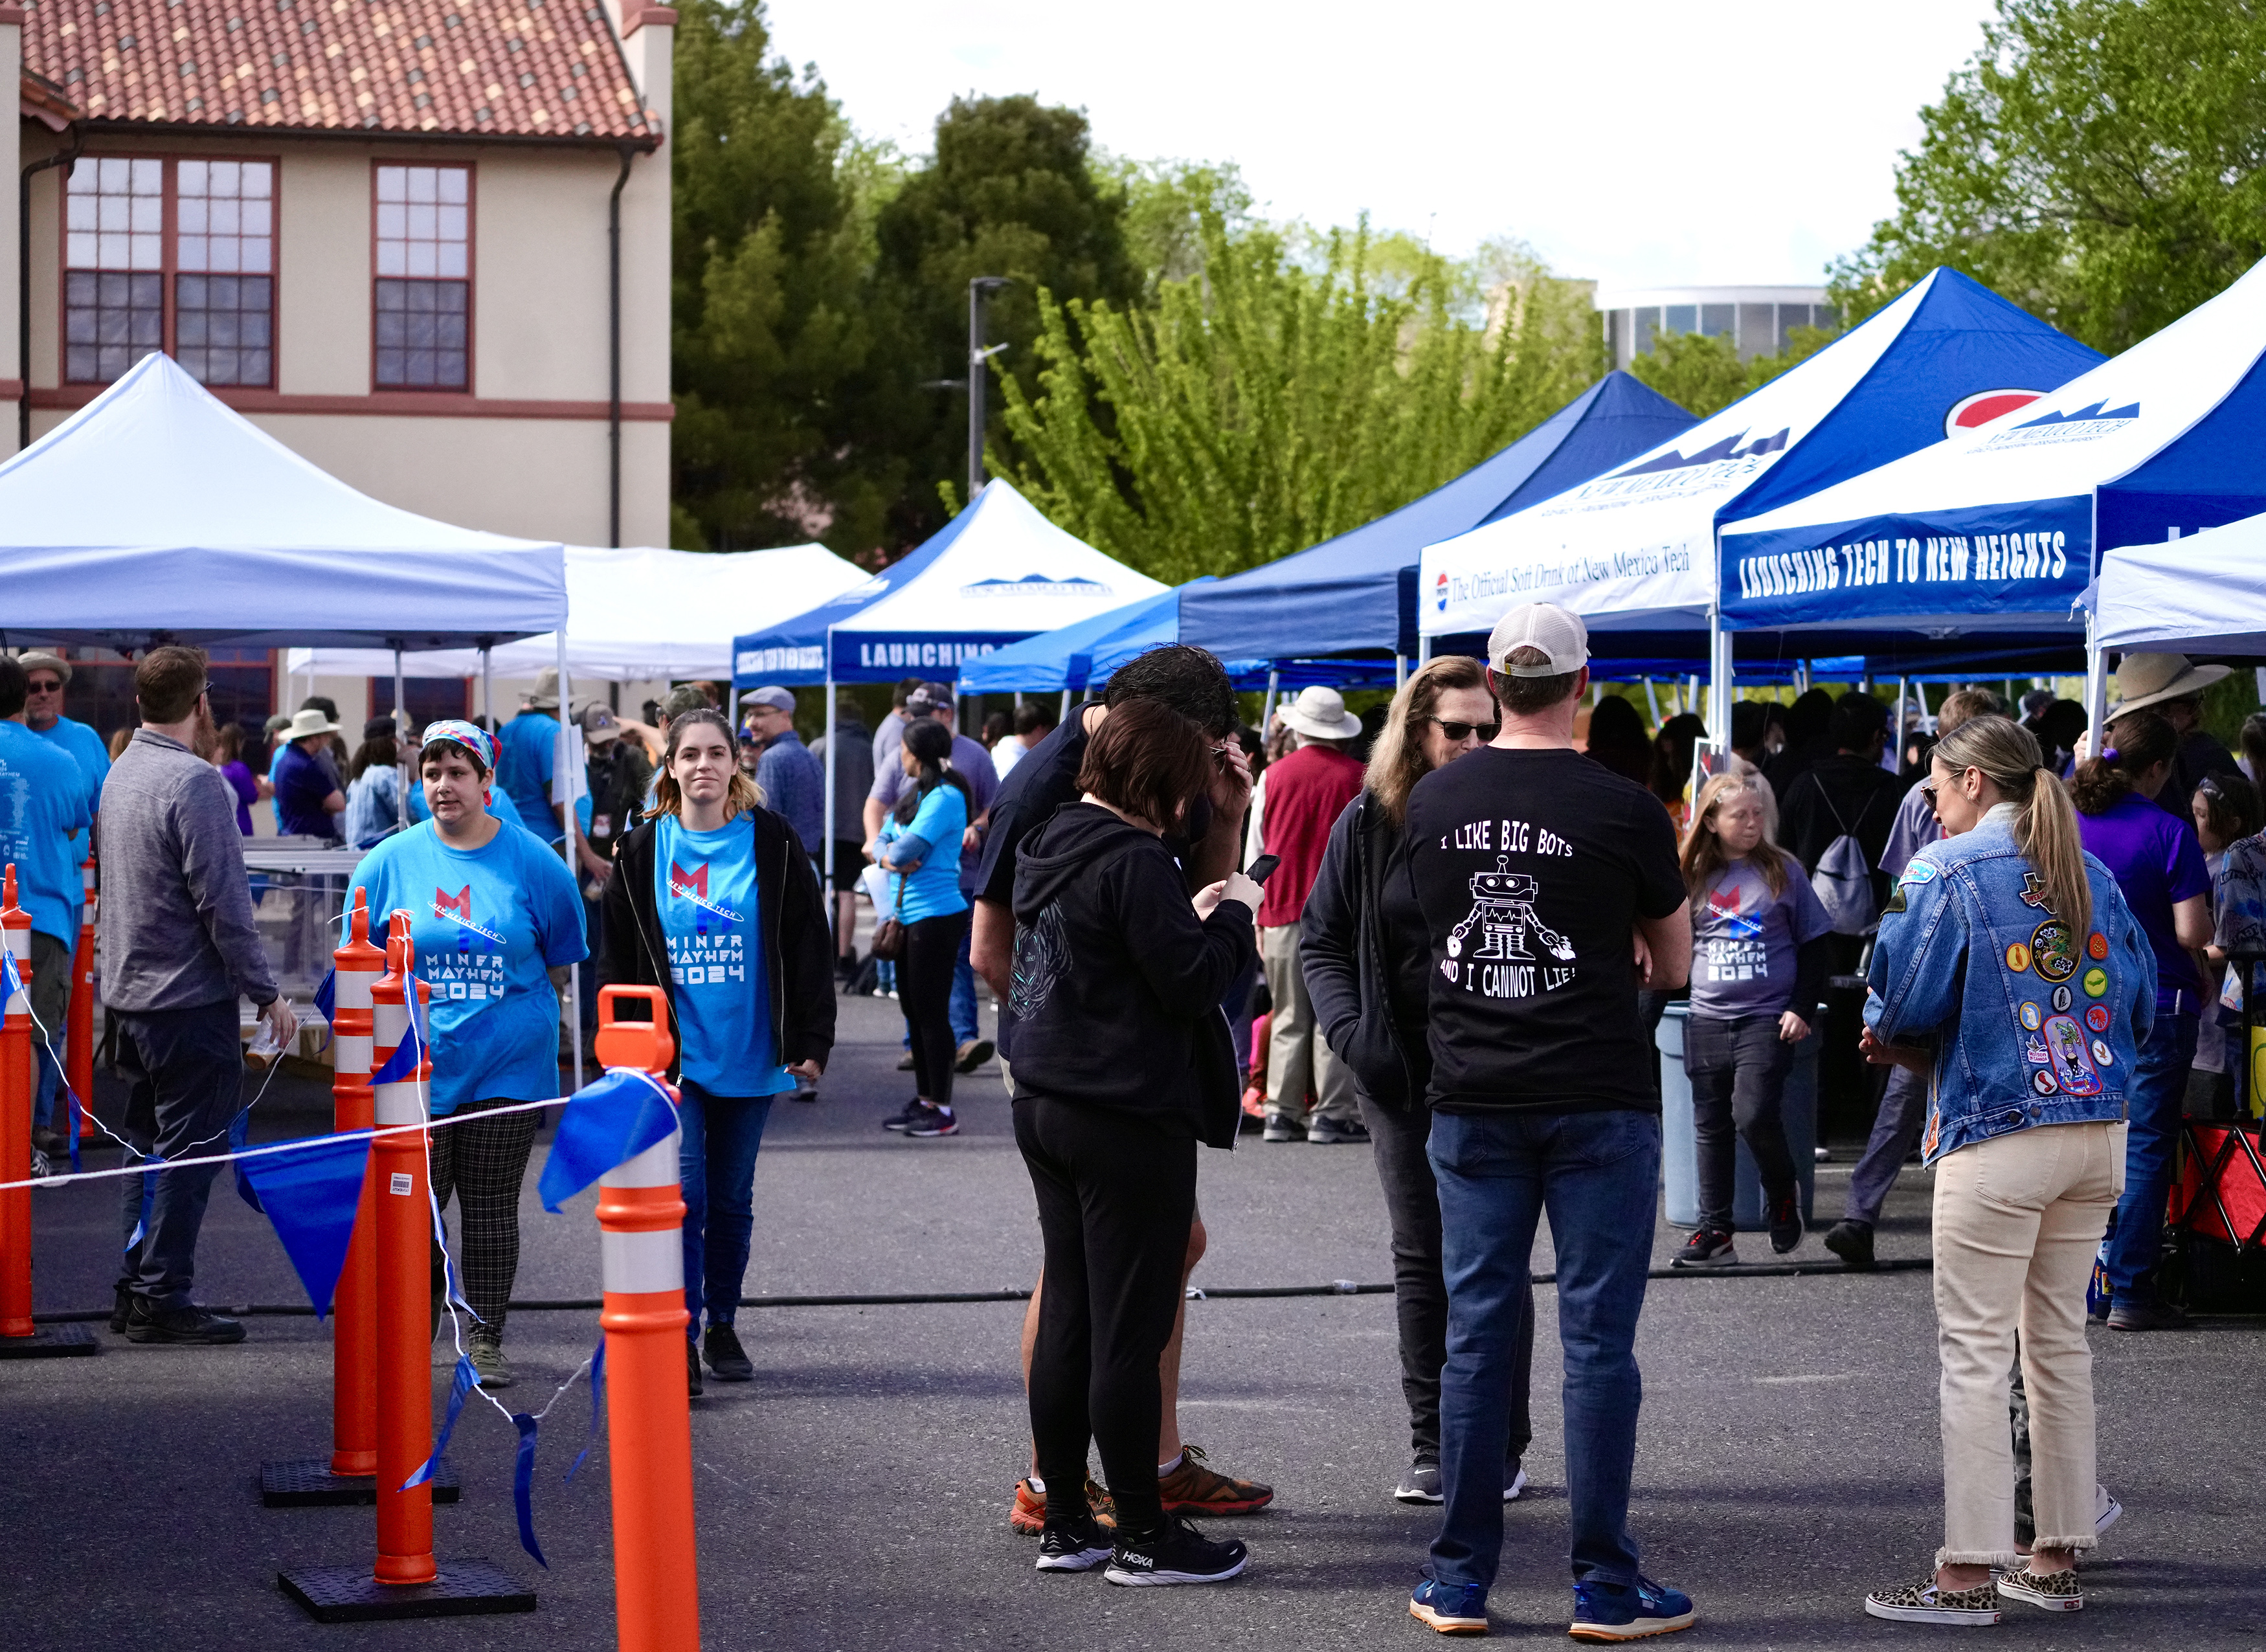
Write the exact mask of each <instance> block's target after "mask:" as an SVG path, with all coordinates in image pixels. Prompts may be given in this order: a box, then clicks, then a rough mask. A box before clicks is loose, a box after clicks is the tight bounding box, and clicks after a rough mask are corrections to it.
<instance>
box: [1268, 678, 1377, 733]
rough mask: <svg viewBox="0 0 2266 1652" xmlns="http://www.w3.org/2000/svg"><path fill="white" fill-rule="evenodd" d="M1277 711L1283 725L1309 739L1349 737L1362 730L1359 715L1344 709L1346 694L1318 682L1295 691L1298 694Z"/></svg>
mask: <svg viewBox="0 0 2266 1652" xmlns="http://www.w3.org/2000/svg"><path fill="white" fill-rule="evenodd" d="M1276 715H1278V716H1280V717H1281V718H1282V720H1283V726H1284V727H1288V728H1290V729H1293V730H1295V731H1296V732H1297V733H1298V734H1302V735H1305V736H1306V737H1307V738H1308V739H1310V740H1351V739H1353V738H1354V737H1355V736H1356V735H1358V734H1360V733H1361V719H1360V718H1358V717H1356V716H1355V715H1354V714H1353V713H1351V712H1349V711H1348V710H1346V707H1345V696H1343V695H1342V694H1340V693H1339V692H1338V691H1336V690H1335V689H1334V688H1323V687H1321V686H1320V685H1319V683H1318V684H1316V685H1315V686H1314V687H1312V688H1307V689H1301V690H1299V691H1298V698H1297V699H1295V700H1292V701H1291V702H1290V704H1289V705H1285V706H1284V707H1283V709H1282V710H1281V711H1280V712H1279V713H1276Z"/></svg>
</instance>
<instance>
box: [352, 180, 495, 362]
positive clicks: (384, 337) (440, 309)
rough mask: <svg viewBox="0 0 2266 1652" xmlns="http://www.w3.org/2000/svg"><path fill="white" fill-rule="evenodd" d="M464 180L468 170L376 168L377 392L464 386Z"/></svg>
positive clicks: (467, 335) (467, 211) (467, 277)
mask: <svg viewBox="0 0 2266 1652" xmlns="http://www.w3.org/2000/svg"><path fill="white" fill-rule="evenodd" d="M471 182H472V177H471V168H470V167H469V166H380V167H379V168H378V169H377V235H376V250H377V275H376V291H375V298H374V302H375V304H376V314H375V317H374V321H375V326H374V329H373V335H374V337H375V339H376V373H375V377H376V384H377V387H378V388H379V389H381V390H465V389H468V388H470V386H471V296H472V282H471V273H472V272H471Z"/></svg>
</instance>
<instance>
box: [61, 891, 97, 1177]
mask: <svg viewBox="0 0 2266 1652" xmlns="http://www.w3.org/2000/svg"><path fill="white" fill-rule="evenodd" d="M78 876H79V909H78V945H77V947H74V948H72V950H71V965H70V971H71V993H70V1012H69V1015H68V1016H67V1017H66V1018H65V1020H64V1032H63V1081H64V1082H65V1083H66V1084H68V1085H70V1090H71V1093H72V1094H73V1095H75V1096H77V1098H78V1136H79V1140H81V1141H83V1142H86V1141H92V1140H93V1139H94V903H95V902H96V900H97V899H98V898H99V896H98V895H97V893H96V890H95V878H94V855H93V853H92V852H91V851H90V852H89V853H88V855H87V857H86V864H85V865H84V866H81V867H80V868H79V869H78Z"/></svg>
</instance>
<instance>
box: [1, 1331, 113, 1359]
mask: <svg viewBox="0 0 2266 1652" xmlns="http://www.w3.org/2000/svg"><path fill="white" fill-rule="evenodd" d="M101 1352H102V1344H101V1343H99V1342H98V1341H95V1340H94V1333H93V1331H91V1329H89V1328H88V1327H85V1326H84V1325H42V1326H40V1327H36V1328H35V1329H33V1332H32V1334H31V1335H29V1336H0V1359H74V1358H78V1357H81V1356H86V1355H90V1354H99V1353H101Z"/></svg>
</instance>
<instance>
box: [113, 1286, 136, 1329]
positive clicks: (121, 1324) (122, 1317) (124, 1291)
mask: <svg viewBox="0 0 2266 1652" xmlns="http://www.w3.org/2000/svg"><path fill="white" fill-rule="evenodd" d="M133 1313H134V1289H133V1287H132V1286H130V1285H121V1286H119V1287H118V1296H117V1298H116V1300H114V1301H113V1303H112V1304H111V1306H110V1328H111V1329H112V1330H113V1331H114V1332H116V1333H117V1334H119V1335H121V1336H123V1335H125V1334H126V1322H127V1320H128V1319H131V1318H132V1317H133Z"/></svg>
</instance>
